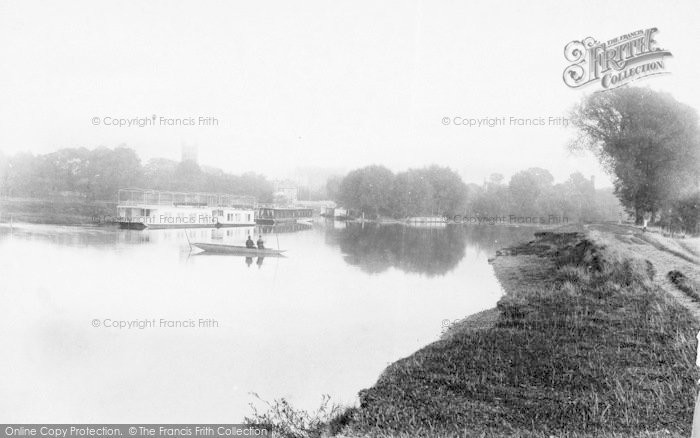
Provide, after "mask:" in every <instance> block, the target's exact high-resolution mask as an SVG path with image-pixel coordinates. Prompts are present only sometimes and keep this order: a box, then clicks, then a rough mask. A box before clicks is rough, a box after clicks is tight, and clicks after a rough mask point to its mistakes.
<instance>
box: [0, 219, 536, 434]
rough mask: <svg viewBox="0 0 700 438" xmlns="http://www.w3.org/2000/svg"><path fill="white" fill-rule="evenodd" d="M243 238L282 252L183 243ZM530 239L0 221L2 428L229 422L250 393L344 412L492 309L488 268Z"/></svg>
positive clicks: (516, 232)
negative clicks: (208, 249) (456, 326)
mask: <svg viewBox="0 0 700 438" xmlns="http://www.w3.org/2000/svg"><path fill="white" fill-rule="evenodd" d="M249 232H250V233H255V234H256V235H257V234H259V233H263V239H265V241H266V244H267V246H268V247H272V248H278V247H279V248H282V249H286V250H287V252H286V253H285V254H286V257H284V258H269V257H268V258H265V259H256V258H245V257H237V256H225V255H221V256H218V255H201V254H196V251H191V250H190V246H189V244H188V240H189V241H191V242H195V241H206V242H220V243H234V244H242V242H243V240H244V238H245V236H246V235H247V234H248V233H249ZM532 232H533V230H532V229H531V228H509V227H502V226H488V225H482V226H458V225H455V226H452V225H450V226H444V227H442V228H410V227H404V226H398V225H391V226H387V225H382V226H378V225H372V224H364V226H363V225H361V224H345V223H332V222H326V223H324V222H316V223H314V224H309V225H302V224H299V225H296V226H286V227H279V228H277V229H273V228H270V227H265V228H255V229H252V228H250V229H249V228H228V229H196V230H188V231H187V232H186V231H185V230H144V231H133V230H132V231H130V230H118V229H116V228H111V227H63V226H51V225H30V224H15V225H14V226H13V227H12V229H10V228H9V226H3V227H2V228H0V315H1V316H0V333H1V335H0V351H2V356H1V357H2V360H1V361H0V394H2V395H3V397H0V423H10V422H12V423H74V422H76V423H77V422H82V423H168V422H173V423H187V422H199V423H226V422H228V423H230V422H239V421H241V420H242V419H243V417H244V416H245V415H250V414H251V408H250V406H249V403H251V402H253V403H258V402H256V398H255V397H254V396H253V395H252V394H251V393H252V392H255V393H257V394H259V395H260V397H261V398H263V399H266V400H270V401H271V400H273V399H277V398H281V397H284V398H286V399H287V400H289V401H290V403H291V404H292V405H294V406H296V407H299V408H304V409H313V408H314V407H317V406H318V405H319V403H320V400H321V396H322V395H323V394H328V395H330V396H331V398H332V400H333V401H334V402H336V403H342V404H353V403H356V401H357V399H356V395H357V392H358V391H359V390H361V389H363V388H366V387H369V386H371V385H372V384H373V383H374V382H375V381H376V379H377V378H378V377H379V375H380V373H381V372H382V370H384V368H385V367H386V366H387V365H388V364H390V363H392V362H394V361H396V360H398V359H400V358H402V357H405V356H407V355H409V354H411V353H413V352H414V351H416V350H418V349H420V348H421V347H423V346H425V345H427V344H428V343H430V342H433V341H436V340H438V339H439V337H440V335H441V333H442V332H443V330H444V329H445V326H446V325H448V324H449V323H450V322H451V321H455V320H458V319H461V318H463V317H465V316H467V315H470V314H473V313H476V312H479V311H481V310H484V309H487V308H490V307H493V306H494V305H495V303H496V302H497V300H498V299H499V297H500V296H501V293H502V291H501V288H500V286H499V284H498V282H497V281H496V278H495V276H494V273H493V270H492V268H491V266H490V265H489V264H488V261H487V260H488V257H490V256H493V254H494V253H495V250H496V249H498V248H501V247H504V246H508V245H510V244H512V243H515V242H516V241H521V240H525V239H528V238H529V237H530V236H531V235H532ZM186 233H187V234H186Z"/></svg>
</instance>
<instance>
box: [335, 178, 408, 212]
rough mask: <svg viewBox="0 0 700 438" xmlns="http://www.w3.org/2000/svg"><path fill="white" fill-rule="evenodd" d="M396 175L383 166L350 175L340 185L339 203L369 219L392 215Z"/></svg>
mask: <svg viewBox="0 0 700 438" xmlns="http://www.w3.org/2000/svg"><path fill="white" fill-rule="evenodd" d="M393 184H394V174H393V173H392V172H391V171H390V170H389V169H387V168H386V167H383V166H367V167H363V168H361V169H357V170H353V171H352V172H350V173H348V174H347V175H346V176H345V178H343V181H342V182H341V184H340V189H339V191H338V201H339V202H340V203H341V204H342V205H343V206H345V207H347V208H350V209H354V210H357V211H358V212H360V213H364V214H365V215H367V216H369V217H376V216H378V215H387V216H388V215H390V214H391V211H390V208H389V204H390V201H391V192H392V188H393Z"/></svg>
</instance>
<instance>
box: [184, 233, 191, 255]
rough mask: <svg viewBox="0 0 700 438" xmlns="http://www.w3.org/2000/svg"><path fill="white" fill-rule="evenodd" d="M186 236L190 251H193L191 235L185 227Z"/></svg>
mask: <svg viewBox="0 0 700 438" xmlns="http://www.w3.org/2000/svg"><path fill="white" fill-rule="evenodd" d="M185 237H187V244H188V245H190V252H192V243H191V242H190V236H188V235H187V229H185Z"/></svg>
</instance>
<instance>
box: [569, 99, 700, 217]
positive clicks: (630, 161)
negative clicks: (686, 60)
mask: <svg viewBox="0 0 700 438" xmlns="http://www.w3.org/2000/svg"><path fill="white" fill-rule="evenodd" d="M571 118H572V121H573V124H574V126H575V127H576V128H578V130H579V133H580V135H579V136H578V138H577V139H576V140H575V141H574V142H572V148H573V149H587V150H590V151H592V152H593V153H594V154H595V155H596V156H597V157H598V158H599V159H600V161H601V163H602V164H603V166H604V167H605V168H606V170H607V171H608V172H609V173H610V174H611V175H612V176H613V177H614V178H615V180H614V184H615V194H616V195H617V196H618V197H619V199H620V201H621V202H622V204H623V205H624V206H625V207H626V208H627V210H628V211H630V212H633V213H634V214H635V218H636V221H637V223H640V222H641V221H642V220H643V217H644V214H645V213H651V216H652V221H653V220H654V219H655V217H656V212H657V211H659V209H660V208H662V207H664V206H666V205H668V204H669V203H671V202H673V200H675V199H678V198H680V197H684V196H687V195H688V194H689V193H692V192H694V191H696V190H697V188H698V172H699V170H698V169H700V150H699V147H700V134H699V132H700V131H699V129H698V116H697V113H696V111H695V110H694V109H693V108H691V107H689V106H688V105H685V104H682V103H680V102H678V101H676V100H675V99H674V98H673V97H672V96H671V95H670V94H667V93H661V92H657V91H653V90H651V89H648V88H635V87H622V88H617V89H614V90H611V91H606V92H602V93H595V94H592V95H590V96H588V97H586V98H585V99H584V100H583V101H582V102H581V103H580V104H579V105H578V106H577V107H576V108H574V110H573V111H572V114H571Z"/></svg>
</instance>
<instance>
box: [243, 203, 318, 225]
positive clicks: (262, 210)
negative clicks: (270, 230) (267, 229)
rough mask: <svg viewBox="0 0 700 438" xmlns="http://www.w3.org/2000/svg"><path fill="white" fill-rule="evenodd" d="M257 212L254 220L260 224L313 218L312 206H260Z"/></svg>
mask: <svg viewBox="0 0 700 438" xmlns="http://www.w3.org/2000/svg"><path fill="white" fill-rule="evenodd" d="M257 212H258V214H257V216H256V218H255V222H257V223H259V224H262V225H274V224H277V223H283V222H296V221H308V220H311V219H312V218H313V215H314V210H313V209H312V208H301V207H274V206H261V207H258V210H257Z"/></svg>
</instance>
